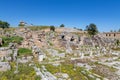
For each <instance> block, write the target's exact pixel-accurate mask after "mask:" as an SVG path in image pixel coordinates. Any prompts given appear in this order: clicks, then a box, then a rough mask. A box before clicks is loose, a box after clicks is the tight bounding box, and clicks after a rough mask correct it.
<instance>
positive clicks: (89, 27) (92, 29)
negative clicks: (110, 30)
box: [86, 23, 98, 36]
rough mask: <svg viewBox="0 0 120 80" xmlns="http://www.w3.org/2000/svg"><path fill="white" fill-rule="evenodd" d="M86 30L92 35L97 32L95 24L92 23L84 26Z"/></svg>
mask: <svg viewBox="0 0 120 80" xmlns="http://www.w3.org/2000/svg"><path fill="white" fill-rule="evenodd" d="M86 31H87V32H88V34H89V35H90V36H94V35H96V34H97V33H98V29H97V26H96V25H95V24H93V23H91V24H89V25H87V26H86Z"/></svg>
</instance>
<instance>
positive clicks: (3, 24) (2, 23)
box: [0, 21, 10, 29]
mask: <svg viewBox="0 0 120 80" xmlns="http://www.w3.org/2000/svg"><path fill="white" fill-rule="evenodd" d="M9 26H10V24H9V23H8V22H5V21H0V28H3V29H4V28H9Z"/></svg>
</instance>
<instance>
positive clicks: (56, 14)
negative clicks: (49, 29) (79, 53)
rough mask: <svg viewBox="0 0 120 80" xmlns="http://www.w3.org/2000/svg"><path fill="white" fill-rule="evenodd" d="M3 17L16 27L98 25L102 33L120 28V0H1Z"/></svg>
mask: <svg viewBox="0 0 120 80" xmlns="http://www.w3.org/2000/svg"><path fill="white" fill-rule="evenodd" d="M0 20H2V21H7V22H8V23H10V25H11V26H12V27H17V26H18V24H19V22H20V21H25V22H26V23H28V24H33V25H54V26H59V25H60V24H64V25H65V27H70V28H73V27H76V28H80V29H83V30H84V29H85V27H86V25H89V24H90V23H94V24H96V26H97V27H98V30H99V31H100V32H109V31H110V30H113V31H114V30H118V29H120V0H0Z"/></svg>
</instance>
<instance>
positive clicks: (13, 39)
mask: <svg viewBox="0 0 120 80" xmlns="http://www.w3.org/2000/svg"><path fill="white" fill-rule="evenodd" d="M2 40H3V41H4V43H3V45H2V47H6V46H8V45H9V43H10V42H14V43H18V44H20V43H21V41H22V40H23V38H22V37H19V36H12V37H2Z"/></svg>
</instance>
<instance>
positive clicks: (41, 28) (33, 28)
mask: <svg viewBox="0 0 120 80" xmlns="http://www.w3.org/2000/svg"><path fill="white" fill-rule="evenodd" d="M28 28H30V29H31V30H33V31H36V30H43V29H48V28H50V26H30V27H28Z"/></svg>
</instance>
